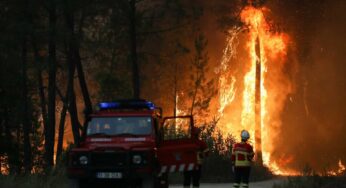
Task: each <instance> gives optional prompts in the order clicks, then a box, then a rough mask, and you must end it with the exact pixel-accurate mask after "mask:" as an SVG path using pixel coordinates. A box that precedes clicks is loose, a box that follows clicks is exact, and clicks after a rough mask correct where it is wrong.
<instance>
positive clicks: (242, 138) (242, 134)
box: [240, 130, 250, 141]
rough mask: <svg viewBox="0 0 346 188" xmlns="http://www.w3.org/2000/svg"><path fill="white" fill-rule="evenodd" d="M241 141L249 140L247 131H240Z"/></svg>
mask: <svg viewBox="0 0 346 188" xmlns="http://www.w3.org/2000/svg"><path fill="white" fill-rule="evenodd" d="M240 136H241V140H244V141H247V140H248V139H249V138H250V134H249V132H248V131H247V130H242V131H241V134H240Z"/></svg>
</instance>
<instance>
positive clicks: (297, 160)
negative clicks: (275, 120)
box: [273, 1, 346, 172]
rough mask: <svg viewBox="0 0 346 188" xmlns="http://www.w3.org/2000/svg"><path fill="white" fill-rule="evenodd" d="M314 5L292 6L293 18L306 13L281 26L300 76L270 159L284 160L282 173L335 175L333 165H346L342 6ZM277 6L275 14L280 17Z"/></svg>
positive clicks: (345, 56) (345, 40) (345, 54)
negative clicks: (285, 30) (305, 171)
mask: <svg viewBox="0 0 346 188" xmlns="http://www.w3.org/2000/svg"><path fill="white" fill-rule="evenodd" d="M285 2H286V3H288V1H285ZM319 2H322V1H317V2H316V4H317V5H316V4H313V3H310V4H309V3H305V4H304V3H302V4H301V5H302V6H305V7H295V6H292V7H291V9H289V10H290V11H292V12H291V13H293V14H294V13H296V11H302V10H310V11H306V12H300V13H299V14H300V15H301V16H300V18H298V17H296V18H292V17H291V18H290V17H289V16H287V17H286V22H284V21H283V23H287V25H286V27H287V28H288V30H289V32H290V34H291V35H293V34H295V38H294V39H295V41H294V44H296V45H295V53H291V54H289V56H291V57H290V58H291V60H292V61H293V60H297V61H298V63H299V72H298V74H297V77H294V81H295V92H294V93H293V94H292V95H291V96H289V99H290V100H287V101H286V104H285V108H284V111H283V113H282V115H281V116H282V126H281V127H280V132H279V134H278V135H277V136H276V138H275V141H274V143H276V144H275V147H274V152H273V158H274V159H275V160H277V161H280V160H283V159H289V160H287V161H286V163H285V164H284V165H285V166H281V168H289V169H292V168H293V169H295V170H298V171H299V170H302V169H303V168H305V167H306V166H309V167H311V168H312V169H314V170H316V171H318V172H323V171H326V170H331V169H337V168H338V160H339V159H341V161H342V162H343V163H345V160H346V141H345V139H344V134H345V132H346V87H345V86H346V76H345V71H346V62H345V59H346V38H345V33H346V25H345V24H344V23H345V21H346V13H345V11H344V10H346V9H345V8H346V2H345V1H323V2H322V3H319ZM281 5H284V3H282V4H281ZM276 6H277V7H276V8H277V10H276V11H278V12H277V13H278V14H279V12H281V13H282V12H285V11H283V10H282V9H283V7H280V5H279V6H278V5H276ZM280 8H281V9H280ZM286 8H287V7H286ZM309 8H310V9H309ZM281 17H282V18H281V19H282V20H285V18H283V15H281ZM304 21H305V22H304ZM293 36H294V35H293Z"/></svg>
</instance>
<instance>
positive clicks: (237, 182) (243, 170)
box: [233, 167, 251, 188]
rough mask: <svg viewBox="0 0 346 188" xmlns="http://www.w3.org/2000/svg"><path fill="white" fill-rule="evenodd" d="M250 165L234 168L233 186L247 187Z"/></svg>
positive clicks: (236, 187) (234, 187)
mask: <svg viewBox="0 0 346 188" xmlns="http://www.w3.org/2000/svg"><path fill="white" fill-rule="evenodd" d="M250 171H251V167H235V168H234V175H235V177H234V184H233V188H240V187H243V188H248V187H249V177H250Z"/></svg>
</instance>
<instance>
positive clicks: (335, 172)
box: [327, 160, 346, 176]
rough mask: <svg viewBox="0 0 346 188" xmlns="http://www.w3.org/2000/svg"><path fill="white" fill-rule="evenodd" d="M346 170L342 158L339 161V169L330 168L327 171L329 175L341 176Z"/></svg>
mask: <svg viewBox="0 0 346 188" xmlns="http://www.w3.org/2000/svg"><path fill="white" fill-rule="evenodd" d="M345 171H346V167H345V165H344V164H342V162H341V160H339V162H338V169H337V170H330V171H328V172H327V175H328V176H339V175H342V174H343V173H344V172H345Z"/></svg>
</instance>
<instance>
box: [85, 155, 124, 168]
mask: <svg viewBox="0 0 346 188" xmlns="http://www.w3.org/2000/svg"><path fill="white" fill-rule="evenodd" d="M126 161H127V160H126V153H120V152H109V153H93V154H92V156H91V164H92V165H93V166H96V167H122V166H125V165H126Z"/></svg>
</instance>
